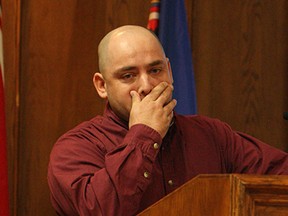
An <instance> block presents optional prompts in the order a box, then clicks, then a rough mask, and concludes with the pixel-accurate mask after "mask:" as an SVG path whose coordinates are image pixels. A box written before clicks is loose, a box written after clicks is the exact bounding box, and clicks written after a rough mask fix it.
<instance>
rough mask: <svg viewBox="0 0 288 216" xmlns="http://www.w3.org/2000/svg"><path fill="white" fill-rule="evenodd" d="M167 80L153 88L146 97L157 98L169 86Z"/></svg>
mask: <svg viewBox="0 0 288 216" xmlns="http://www.w3.org/2000/svg"><path fill="white" fill-rule="evenodd" d="M168 86H169V85H168V83H167V82H161V83H159V84H158V85H157V86H156V87H154V88H153V89H152V91H151V92H150V93H149V94H148V95H147V96H146V97H145V98H146V99H150V100H153V101H155V100H157V99H158V98H159V96H160V95H161V94H162V93H163V92H164V91H165V89H166V88H167V87H168Z"/></svg>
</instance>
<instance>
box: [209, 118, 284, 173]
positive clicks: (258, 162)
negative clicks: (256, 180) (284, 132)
mask: <svg viewBox="0 0 288 216" xmlns="http://www.w3.org/2000/svg"><path fill="white" fill-rule="evenodd" d="M215 125H217V126H216V127H215V128H217V129H215V130H216V131H214V134H215V135H214V136H215V139H216V140H218V143H219V145H220V146H221V148H222V151H223V154H224V157H223V158H224V160H225V164H226V170H227V171H228V172H229V173H247V174H271V175H272V174H274V175H287V174H288V154H287V153H286V152H284V151H281V150H280V149H277V148H275V147H272V146H270V145H268V144H266V143H264V142H262V141H261V140H259V139H257V138H255V137H252V136H250V135H247V134H245V133H242V132H236V131H233V130H232V129H231V128H230V126H229V125H227V124H225V123H222V122H220V121H219V122H217V121H216V124H215Z"/></svg>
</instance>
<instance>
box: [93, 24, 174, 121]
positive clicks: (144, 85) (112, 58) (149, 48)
mask: <svg viewBox="0 0 288 216" xmlns="http://www.w3.org/2000/svg"><path fill="white" fill-rule="evenodd" d="M98 56H99V70H100V72H97V73H95V75H94V78H93V82H94V86H95V88H96V90H97V92H98V94H99V96H100V97H102V98H107V99H108V101H109V104H110V106H111V108H112V110H113V111H114V112H115V113H116V114H117V115H118V116H119V117H120V118H122V119H124V120H126V121H128V119H129V113H130V110H131V95H130V92H131V91H132V90H134V91H136V92H138V94H139V95H140V96H141V98H144V97H145V96H146V95H147V94H149V93H150V92H151V90H152V89H153V88H154V87H155V86H156V85H158V84H159V83H160V82H163V81H164V82H167V83H169V84H172V83H173V78H172V71H171V67H170V63H169V60H168V59H167V58H166V56H165V53H164V50H163V48H162V46H161V44H160V42H159V40H158V39H157V38H156V36H155V35H153V34H152V33H151V32H150V31H149V30H147V29H145V28H143V27H140V26H131V25H129V26H122V27H120V28H117V29H115V30H113V31H111V32H110V33H108V34H107V35H106V36H105V37H104V38H103V39H102V41H101V42H100V44H99V47H98Z"/></svg>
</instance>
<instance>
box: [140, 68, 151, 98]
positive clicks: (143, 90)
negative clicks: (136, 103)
mask: <svg viewBox="0 0 288 216" xmlns="http://www.w3.org/2000/svg"><path fill="white" fill-rule="evenodd" d="M138 82H139V83H138V86H139V88H138V94H139V95H140V96H141V97H142V98H143V97H145V96H146V95H148V94H149V93H150V92H151V91H152V89H153V84H152V79H151V77H149V75H148V74H146V73H145V74H142V75H141V76H140V77H139V80H138Z"/></svg>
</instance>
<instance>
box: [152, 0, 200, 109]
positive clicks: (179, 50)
mask: <svg viewBox="0 0 288 216" xmlns="http://www.w3.org/2000/svg"><path fill="white" fill-rule="evenodd" d="M147 28H148V29H150V30H152V31H154V32H155V34H156V35H157V36H158V38H159V40H160V41H161V43H162V45H163V48H164V50H165V53H166V56H167V57H168V58H169V60H170V63H171V68H172V73H173V79H174V83H173V85H174V93H173V94H174V95H173V97H174V98H175V99H176V100H177V106H176V108H175V110H176V112H178V113H180V114H195V113H196V112H197V104H196V90H195V80H194V72H193V64H192V51H191V46H190V39H189V33H188V26H187V18H186V10H185V2H184V0H161V1H160V0H152V1H151V7H150V14H149V21H148V25H147Z"/></svg>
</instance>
